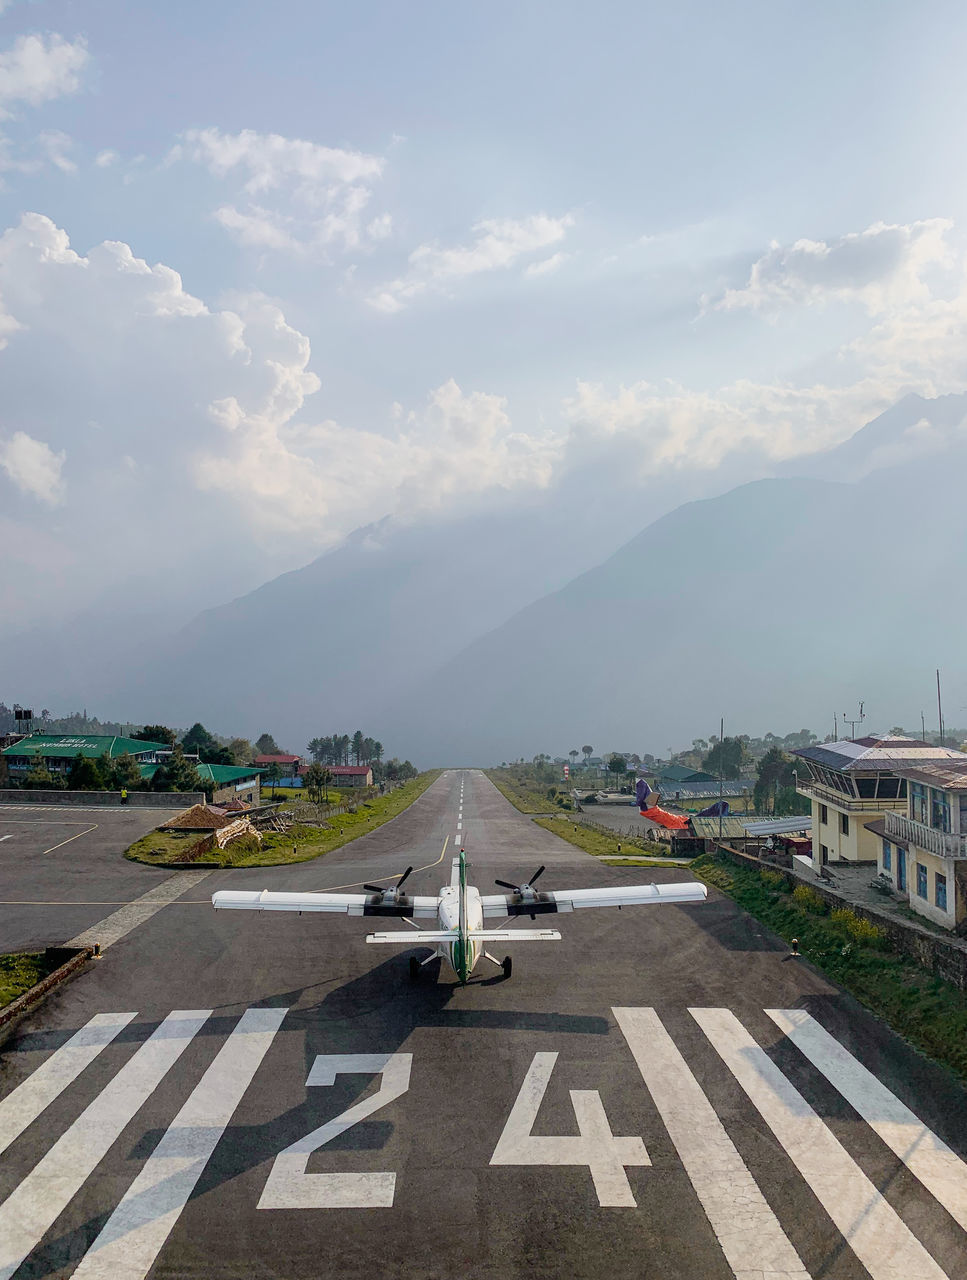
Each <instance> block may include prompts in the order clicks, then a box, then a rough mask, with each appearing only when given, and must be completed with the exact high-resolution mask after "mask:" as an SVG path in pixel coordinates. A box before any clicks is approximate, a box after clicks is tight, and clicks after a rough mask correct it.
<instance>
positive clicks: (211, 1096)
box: [74, 1009, 288, 1280]
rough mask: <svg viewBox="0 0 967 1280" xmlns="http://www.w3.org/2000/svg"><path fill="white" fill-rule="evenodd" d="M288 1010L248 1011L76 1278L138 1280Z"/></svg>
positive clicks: (179, 1211)
mask: <svg viewBox="0 0 967 1280" xmlns="http://www.w3.org/2000/svg"><path fill="white" fill-rule="evenodd" d="M287 1013H288V1009H247V1010H246V1011H245V1013H244V1014H243V1015H242V1017H241V1019H240V1020H239V1022H238V1024H237V1025H236V1027H235V1029H234V1030H233V1031H232V1033H231V1035H230V1036H229V1037H228V1039H227V1040H226V1041H225V1043H224V1044H223V1045H222V1047H221V1049H219V1051H218V1054H217V1055H216V1057H215V1059H214V1061H213V1062H212V1064H211V1066H210V1067H209V1068H208V1070H207V1071H206V1072H205V1074H204V1075H203V1076H202V1078H201V1080H200V1081H199V1082H198V1084H197V1085H196V1086H195V1088H194V1089H193V1090H192V1092H191V1094H190V1095H189V1097H188V1100H187V1102H186V1103H185V1105H184V1106H183V1107H182V1108H181V1110H180V1111H179V1112H178V1114H177V1116H175V1118H174V1120H173V1121H172V1122H171V1124H170V1125H169V1126H168V1128H167V1130H166V1131H165V1134H164V1137H163V1138H162V1139H161V1141H160V1142H159V1143H158V1145H157V1146H156V1147H155V1149H154V1151H153V1152H152V1153H151V1155H150V1156H149V1157H148V1160H147V1161H146V1163H145V1165H144V1167H143V1168H142V1170H141V1172H140V1173H139V1174H138V1176H137V1177H136V1178H135V1180H134V1182H133V1183H132V1184H131V1186H130V1187H129V1188H128V1190H127V1191H126V1192H125V1194H124V1196H123V1198H122V1199H121V1201H120V1203H119V1204H118V1206H117V1208H116V1209H115V1210H114V1212H113V1213H112V1214H111V1216H110V1218H108V1220H107V1222H106V1223H105V1224H104V1226H103V1228H102V1229H101V1233H100V1235H99V1236H98V1237H97V1239H96V1240H95V1241H94V1243H93V1244H92V1245H91V1247H90V1249H88V1251H87V1253H86V1254H85V1255H84V1257H83V1259H82V1260H81V1264H80V1266H79V1267H78V1268H77V1269H76V1270H75V1271H74V1280H96V1278H97V1277H103V1276H111V1277H112V1280H143V1277H145V1276H146V1275H147V1274H148V1272H149V1271H150V1270H151V1267H152V1266H153V1265H154V1261H155V1259H156V1258H157V1256H158V1254H159V1253H160V1251H161V1248H162V1246H163V1245H164V1243H165V1241H166V1240H167V1239H168V1236H169V1235H170V1234H171V1231H172V1229H173V1227H174V1225H175V1223H176V1222H177V1221H178V1218H179V1217H180V1216H181V1211H182V1209H184V1207H185V1205H186V1204H187V1203H188V1198H189V1196H190V1195H191V1193H192V1191H194V1189H195V1185H196V1183H197V1182H198V1179H199V1178H200V1177H201V1175H202V1173H203V1172H204V1169H205V1166H206V1165H207V1164H208V1161H209V1160H210V1159H211V1156H212V1152H213V1151H214V1150H215V1147H216V1146H217V1144H218V1141H219V1139H220V1138H221V1136H222V1134H223V1133H224V1132H225V1130H226V1129H227V1128H228V1125H229V1123H230V1122H231V1119H232V1116H233V1115H234V1114H235V1111H236V1109H237V1107H238V1104H239V1103H240V1102H241V1101H242V1096H243V1094H244V1093H245V1090H246V1089H247V1088H248V1086H249V1085H250V1084H251V1082H252V1079H253V1077H254V1076H255V1073H256V1071H258V1069H259V1066H260V1065H261V1063H262V1059H263V1058H264V1057H265V1055H266V1053H267V1052H268V1050H269V1047H270V1045H271V1044H272V1041H273V1040H274V1039H275V1034H276V1032H277V1031H278V1030H279V1028H280V1027H281V1025H282V1020H283V1019H284V1018H285V1015H286V1014H287Z"/></svg>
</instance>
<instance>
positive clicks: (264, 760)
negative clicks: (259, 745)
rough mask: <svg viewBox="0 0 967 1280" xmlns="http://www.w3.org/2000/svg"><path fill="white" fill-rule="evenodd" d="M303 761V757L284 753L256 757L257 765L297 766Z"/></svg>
mask: <svg viewBox="0 0 967 1280" xmlns="http://www.w3.org/2000/svg"><path fill="white" fill-rule="evenodd" d="M301 759H302V757H301V756H293V755H288V754H287V753H286V752H284V751H279V752H276V753H274V754H272V755H267V756H256V757H255V763H256V764H257V765H265V764H297V763H298V761H300V760H301Z"/></svg>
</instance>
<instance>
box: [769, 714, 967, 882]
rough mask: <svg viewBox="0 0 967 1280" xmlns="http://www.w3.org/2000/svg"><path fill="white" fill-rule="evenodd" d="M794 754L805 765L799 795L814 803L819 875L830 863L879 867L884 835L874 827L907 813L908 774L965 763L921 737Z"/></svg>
mask: <svg viewBox="0 0 967 1280" xmlns="http://www.w3.org/2000/svg"><path fill="white" fill-rule="evenodd" d="M792 754H793V755H794V756H797V757H798V758H799V760H801V761H802V766H801V767H798V768H797V781H796V790H797V791H798V792H799V794H800V795H801V796H804V797H805V798H806V799H808V800H809V802H810V806H811V810H812V834H813V867H814V868H815V869H816V870H817V871H818V870H820V869H821V868H822V867H823V866H825V864H826V863H827V862H868V863H870V864H873V863H877V864H879V862H880V858H881V855H882V840H883V836H882V832H881V831H880V830H879V829H878V828H876V826H875V824H877V823H882V822H884V821H885V820H886V818H887V817H889V816H890V815H892V814H902V815H905V814H906V812H907V774H906V771H907V770H909V769H917V768H920V767H922V766H924V765H928V764H943V763H945V762H946V761H960V762H965V757H964V756H963V754H962V753H961V752H959V751H953V750H951V749H950V748H949V747H934V746H931V745H930V743H928V742H921V741H920V740H919V739H918V738H891V737H881V738H877V737H872V736H871V737H867V738H851V739H850V738H847V739H843V740H842V741H839V742H823V743H818V744H817V745H816V746H813V747H804V748H802V749H801V750H799V751H794V752H793V753H792ZM871 824H874V826H871ZM965 830H967V827H965Z"/></svg>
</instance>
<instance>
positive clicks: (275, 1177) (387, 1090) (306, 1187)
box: [259, 1053, 413, 1209]
mask: <svg viewBox="0 0 967 1280" xmlns="http://www.w3.org/2000/svg"><path fill="white" fill-rule="evenodd" d="M412 1065H413V1055H412V1054H411V1053H327V1054H320V1055H319V1057H317V1058H316V1060H315V1062H313V1064H312V1068H311V1070H310V1071H309V1078H308V1079H307V1080H306V1085H307V1086H308V1085H332V1084H335V1083H336V1076H341V1075H378V1076H379V1077H380V1082H379V1089H378V1090H377V1091H376V1092H375V1093H374V1094H373V1095H372V1097H369V1098H364V1099H363V1100H362V1102H357V1103H356V1104H355V1106H352V1107H350V1108H349V1109H348V1110H347V1111H344V1112H343V1113H342V1114H341V1115H338V1116H335V1117H334V1118H333V1119H332V1120H328V1121H327V1122H326V1123H325V1124H324V1125H320V1127H319V1128H318V1129H314V1130H313V1131H312V1133H307V1134H306V1136H305V1137H304V1138H300V1139H299V1140H298V1142H293V1144H292V1146H291V1147H286V1149H285V1150H284V1151H280V1152H279V1154H278V1155H277V1156H276V1157H275V1162H274V1163H273V1165H272V1169H271V1171H270V1173H269V1177H268V1181H267V1182H266V1184H265V1189H264V1190H263V1192H262V1197H261V1199H260V1200H259V1208H260V1209H389V1208H392V1205H393V1194H394V1192H395V1190H396V1174H395V1173H306V1167H307V1165H308V1163H309V1157H310V1155H312V1153H313V1151H318V1150H319V1148H320V1147H323V1146H325V1144H326V1143H327V1142H331V1141H332V1140H333V1138H337V1137H338V1136H339V1135H340V1134H341V1133H345V1132H346V1130H347V1129H351V1128H352V1127H353V1125H354V1124H359V1122H360V1121H361V1120H366V1119H368V1118H369V1117H370V1116H371V1115H373V1114H374V1112H376V1111H379V1110H380V1108H381V1107H385V1106H386V1105H387V1103H390V1102H393V1101H394V1100H395V1099H396V1098H399V1097H402V1095H403V1094H404V1093H406V1091H407V1089H408V1088H409V1087H410V1068H411V1067H412Z"/></svg>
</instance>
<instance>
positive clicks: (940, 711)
mask: <svg viewBox="0 0 967 1280" xmlns="http://www.w3.org/2000/svg"><path fill="white" fill-rule="evenodd" d="M937 719H938V720H939V721H940V745H941V746H943V745H944V740H943V703H942V702H941V701H940V668H939V667H938V668H937Z"/></svg>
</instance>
